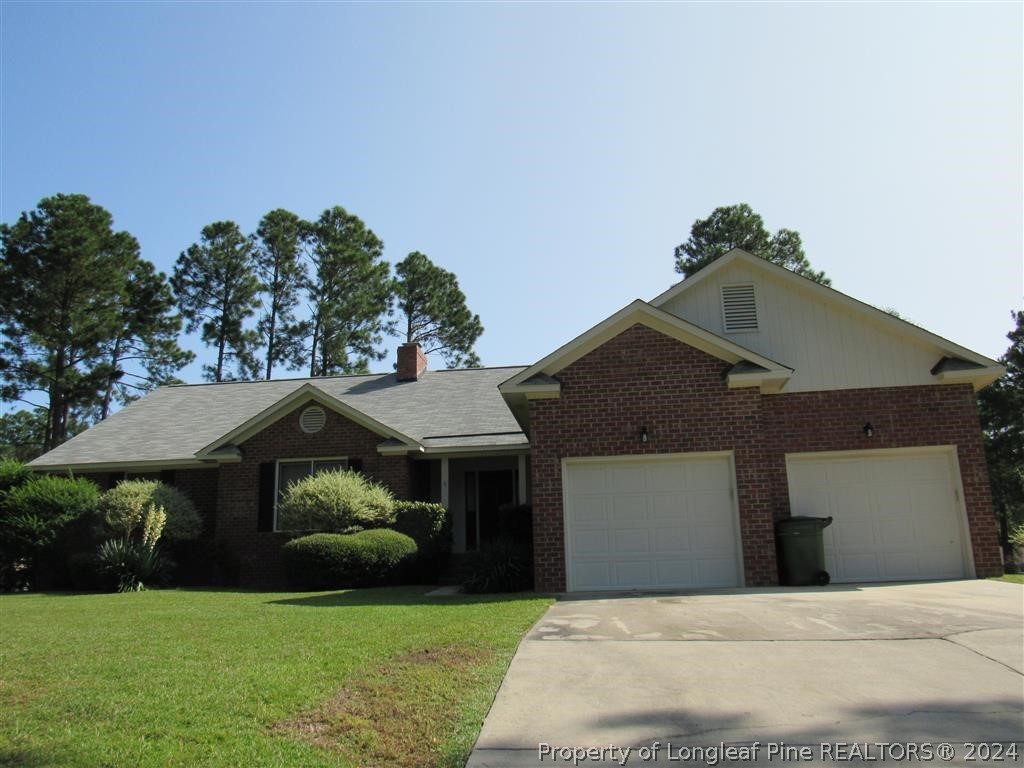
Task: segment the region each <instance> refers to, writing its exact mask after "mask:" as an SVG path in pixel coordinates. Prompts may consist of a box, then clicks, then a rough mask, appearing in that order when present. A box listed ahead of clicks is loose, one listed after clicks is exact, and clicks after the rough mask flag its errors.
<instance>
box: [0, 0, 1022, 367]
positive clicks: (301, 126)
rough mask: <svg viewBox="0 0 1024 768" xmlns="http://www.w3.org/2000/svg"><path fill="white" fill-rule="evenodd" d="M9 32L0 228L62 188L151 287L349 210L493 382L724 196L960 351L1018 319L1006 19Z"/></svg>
mask: <svg viewBox="0 0 1024 768" xmlns="http://www.w3.org/2000/svg"><path fill="white" fill-rule="evenodd" d="M0 13H2V18H0V23H2V33H0V34H2V67H3V69H2V75H0V80H2V89H3V90H2V94H0V102H2V104H0V105H2V116H0V128H2V136H0V217H2V220H3V221H8V222H9V221H13V220H14V219H15V218H16V217H17V215H18V214H19V213H20V212H21V211H23V210H28V209H31V208H33V207H34V206H35V204H36V203H37V202H38V201H39V199H40V198H42V197H44V196H46V195H50V194H54V193H57V192H82V193H85V194H87V195H89V196H90V197H91V198H92V199H93V200H94V201H95V202H97V203H99V204H101V205H103V206H105V207H106V208H107V209H108V210H109V211H111V213H112V214H113V216H114V218H115V223H116V226H117V227H118V228H120V229H126V230H128V231H130V232H132V233H133V234H134V235H135V236H136V237H138V239H139V240H140V242H141V244H142V250H143V255H144V256H145V257H147V258H149V259H150V260H152V261H153V262H155V263H156V264H157V265H158V266H159V267H160V268H161V269H163V270H164V271H167V272H170V270H171V268H172V265H173V262H174V260H175V258H176V257H177V256H178V254H179V253H180V252H181V251H182V250H183V249H184V248H185V247H187V246H188V245H189V244H190V243H191V242H193V241H194V240H195V239H196V238H197V237H198V233H199V230H200V228H201V227H202V226H203V225H204V224H207V223H209V222H211V221H214V220H218V219H225V218H229V219H234V220H236V221H237V222H239V224H241V225H242V226H243V228H246V229H247V230H251V229H253V228H255V225H256V222H257V221H258V220H259V218H260V216H261V215H262V214H263V213H265V212H266V211H268V210H270V209H272V208H275V207H278V206H281V207H285V208H288V209H291V210H293V211H295V212H296V213H298V214H300V215H303V216H306V217H313V216H316V215H317V214H318V213H319V212H320V211H322V210H323V209H324V208H326V207H328V206H331V205H336V204H338V205H343V206H344V207H346V208H347V209H348V210H349V211H351V212H353V213H355V214H357V215H358V216H360V217H361V218H363V220H364V221H366V222H367V224H368V225H369V226H370V227H371V228H372V229H373V230H374V231H375V232H376V233H377V234H378V235H379V236H380V237H381V238H382V239H383V240H384V242H385V246H386V256H387V258H388V260H389V261H391V262H392V263H394V262H396V261H398V260H400V259H401V258H402V257H404V256H405V254H406V253H408V252H409V251H410V250H414V249H416V250H421V251H423V252H425V253H427V254H428V255H429V256H430V257H431V258H432V259H434V260H435V261H436V262H437V263H439V264H441V265H443V266H445V267H446V268H448V269H451V270H453V271H454V272H455V273H456V274H457V275H458V277H459V280H460V282H461V285H462V287H463V289H464V290H465V292H466V294H467V296H468V298H469V303H470V306H471V308H472V309H473V310H474V311H476V312H478V313H479V314H480V315H481V317H482V319H483V322H484V325H485V326H486V329H487V330H486V333H485V335H484V336H483V337H482V339H481V340H480V343H479V345H478V350H479V352H480V355H481V357H482V358H483V361H484V363H485V364H488V365H502V364H519V363H531V362H534V361H536V360H537V359H539V358H540V357H542V356H544V355H546V354H547V353H548V352H550V351H552V350H553V349H555V348H557V347H558V346H559V345H561V344H562V343H564V342H565V341H567V340H569V339H570V338H572V337H573V336H575V335H576V334H578V333H580V332H581V331H583V330H585V329H586V328H588V327H590V326H591V325H593V324H594V323H596V322H599V321H600V320H602V319H603V318H604V317H606V316H607V315H608V314H610V313H612V312H614V311H615V310H617V309H619V308H621V307H622V306H624V305H625V304H627V303H628V302H629V301H631V300H632V299H634V298H644V299H649V298H651V297H653V296H654V295H656V294H658V293H660V292H661V291H662V290H664V289H665V288H666V287H668V285H670V284H671V283H673V282H675V281H676V280H677V279H678V275H676V274H675V273H674V272H673V259H672V250H673V247H674V246H675V245H677V244H678V243H680V242H681V241H683V240H685V239H686V237H687V235H688V232H689V229H690V225H691V224H692V223H693V221H694V220H695V219H697V218H700V217H703V216H705V215H707V214H708V213H710V212H711V210H713V209H714V208H715V207H716V206H719V205H725V204H732V203H736V202H747V203H749V204H750V205H752V206H753V207H754V209H755V210H757V211H758V212H760V213H761V214H762V215H763V216H764V218H765V221H766V224H767V225H768V227H769V228H770V229H772V230H774V229H777V228H779V227H789V228H793V229H797V230H799V231H800V233H801V234H802V235H803V238H804V244H805V247H806V250H807V253H808V256H809V257H810V259H811V261H812V263H813V265H814V266H815V267H817V268H820V269H824V270H825V271H826V272H827V273H828V274H829V275H830V276H831V277H832V279H833V285H834V286H835V287H836V288H838V289H839V290H842V291H844V292H846V293H849V294H850V295H852V296H855V297H857V298H860V299H862V300H865V301H868V302H871V303H873V304H876V305H880V306H884V307H894V308H896V309H898V310H899V311H900V312H901V313H902V314H903V315H904V316H906V317H908V318H910V319H912V320H914V321H915V322H917V323H919V324H921V325H924V326H925V327H927V328H929V329H930V330H933V331H935V332H937V333H939V334H941V335H943V336H947V337H949V338H951V339H953V340H955V341H957V342H960V343H962V344H965V345H966V346H968V347H971V348H973V349H976V350H978V351H979V352H982V353H985V354H988V355H991V356H998V355H999V354H1001V353H1002V352H1003V351H1004V350H1005V348H1006V345H1007V342H1006V339H1005V334H1006V333H1007V331H1008V330H1009V329H1010V327H1011V321H1010V316H1009V315H1010V312H1011V310H1013V309H1016V308H1019V307H1020V306H1021V301H1022V293H1024V277H1022V269H1024V267H1022V258H1024V257H1022V253H1024V244H1022V228H1024V224H1022V209H1024V201H1022V177H1024V172H1022V135H1024V127H1022V69H1024V62H1022V33H1021V30H1022V23H1024V19H1022V5H1021V4H1020V3H1005V4H987V5H986V4H981V3H964V4H938V3H934V4H906V5H897V4H883V3H875V4H833V3H829V4H821V5H811V4H788V5H768V4H757V5H747V4H678V5H662V4H649V5H632V4H630V5H626V4H563V5H548V4H539V3H535V4H486V5H485V4H476V5H470V4H417V5H402V4H388V5H382V4H374V5H369V4H366V5H364V4H325V3H317V4H304V3H289V4H276V3H264V4H246V3H221V4H217V3H163V4H161V3H77V4H67V3H57V2H48V3H20V2H10V1H9V0H4V2H2V4H0ZM191 344H192V346H193V348H195V349H196V350H197V351H198V352H200V354H201V355H206V356H208V352H206V351H204V350H203V349H202V347H201V345H199V344H197V343H195V342H194V341H193V342H191ZM392 347H393V345H392ZM434 363H435V364H437V365H439V364H440V361H434ZM390 368H391V360H390V359H389V360H387V361H384V362H382V363H379V364H377V365H376V369H377V370H390ZM185 377H186V378H187V379H188V380H191V381H195V380H198V378H199V370H198V365H196V366H193V367H190V368H189V369H187V370H186V372H185Z"/></svg>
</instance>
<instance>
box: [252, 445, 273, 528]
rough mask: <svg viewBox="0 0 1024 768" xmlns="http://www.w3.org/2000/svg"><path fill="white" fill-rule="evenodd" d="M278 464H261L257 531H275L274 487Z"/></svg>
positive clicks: (270, 462) (269, 462) (268, 462)
mask: <svg viewBox="0 0 1024 768" xmlns="http://www.w3.org/2000/svg"><path fill="white" fill-rule="evenodd" d="M276 471H277V464H276V463H275V462H273V461H267V462H264V463H263V464H260V507H259V514H258V515H257V518H256V530H257V531H272V530H274V486H275V482H274V481H275V479H276V478H275V473H276Z"/></svg>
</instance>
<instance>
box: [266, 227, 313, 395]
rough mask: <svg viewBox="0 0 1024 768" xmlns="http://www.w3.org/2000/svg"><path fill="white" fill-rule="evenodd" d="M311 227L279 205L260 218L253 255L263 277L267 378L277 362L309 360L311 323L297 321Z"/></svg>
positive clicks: (295, 364)
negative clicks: (304, 342)
mask: <svg viewBox="0 0 1024 768" xmlns="http://www.w3.org/2000/svg"><path fill="white" fill-rule="evenodd" d="M309 229H310V226H309V224H308V223H306V222H305V221H303V220H302V219H300V218H299V217H298V216H296V215H295V214H294V213H292V212H291V211H286V210H284V209H283V208H278V209H276V210H273V211H271V212H270V213H268V214H267V215H266V216H264V217H263V218H262V219H261V220H260V225H259V228H258V229H257V230H256V236H257V238H258V240H257V247H256V250H255V252H254V254H253V260H254V266H255V269H256V276H257V277H258V278H259V280H260V294H261V296H262V297H263V314H262V316H261V317H260V320H259V323H258V324H257V329H258V331H259V334H260V336H261V338H262V340H263V349H264V368H265V371H266V378H268V379H269V378H271V376H273V373H274V366H275V365H279V364H281V365H286V366H291V367H295V368H298V367H299V366H301V365H303V364H304V363H305V356H304V354H303V351H302V339H303V337H304V335H305V334H306V333H307V332H308V328H307V326H308V324H306V323H299V322H296V319H295V309H296V307H298V305H299V300H300V291H301V290H302V287H303V286H304V285H305V284H306V280H307V277H308V276H307V273H306V265H305V263H304V262H303V261H302V249H303V245H304V243H305V241H306V239H307V237H308V233H309Z"/></svg>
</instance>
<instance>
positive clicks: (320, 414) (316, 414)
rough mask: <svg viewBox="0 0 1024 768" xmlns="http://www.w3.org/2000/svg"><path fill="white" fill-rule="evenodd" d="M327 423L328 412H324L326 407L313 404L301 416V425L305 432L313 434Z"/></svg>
mask: <svg viewBox="0 0 1024 768" xmlns="http://www.w3.org/2000/svg"><path fill="white" fill-rule="evenodd" d="M326 423H327V414H326V413H324V409H323V408H321V407H319V406H317V405H313V406H310V407H309V408H307V409H306V410H304V411H303V412H302V415H301V416H299V426H300V427H302V431H303V432H307V433H309V434H312V433H314V432H319V431H320V430H321V429H323V428H324V424H326Z"/></svg>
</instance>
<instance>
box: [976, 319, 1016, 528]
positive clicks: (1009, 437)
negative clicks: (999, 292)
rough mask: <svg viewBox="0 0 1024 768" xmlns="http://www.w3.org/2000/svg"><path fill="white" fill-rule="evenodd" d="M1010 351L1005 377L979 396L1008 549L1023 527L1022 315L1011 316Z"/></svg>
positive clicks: (995, 498)
mask: <svg viewBox="0 0 1024 768" xmlns="http://www.w3.org/2000/svg"><path fill="white" fill-rule="evenodd" d="M1013 320H1014V328H1013V330H1011V331H1010V332H1009V333H1008V334H1007V336H1006V337H1007V338H1008V339H1009V340H1010V347H1009V349H1007V350H1006V354H1005V355H1003V356H1002V357H1001V358H999V362H1001V363H1002V364H1003V365H1005V366H1006V374H1005V375H1004V376H1003V377H1002V378H1001V379H999V380H998V381H996V382H995V383H993V384H991V385H989V386H987V387H985V389H983V390H981V391H980V392H979V393H978V412H979V415H980V417H981V428H982V432H983V435H984V439H985V457H986V459H987V460H988V474H989V481H990V482H991V484H992V501H993V502H994V504H995V508H996V518H997V519H998V520H999V527H1000V539H1001V540H1002V543H1003V546H1004V547H1006V548H1009V542H1008V539H1009V533H1010V531H1011V530H1012V529H1013V528H1014V527H1016V526H1024V311H1017V312H1014V313H1013Z"/></svg>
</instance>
